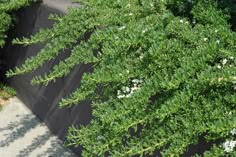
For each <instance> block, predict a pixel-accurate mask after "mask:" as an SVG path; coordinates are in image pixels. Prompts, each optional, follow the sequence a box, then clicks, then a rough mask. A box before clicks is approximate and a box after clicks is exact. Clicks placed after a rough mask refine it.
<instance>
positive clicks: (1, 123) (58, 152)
mask: <svg viewBox="0 0 236 157" xmlns="http://www.w3.org/2000/svg"><path fill="white" fill-rule="evenodd" d="M0 156H1V157H75V155H74V154H73V153H72V152H71V151H70V150H68V149H67V148H64V147H63V144H62V142H61V141H60V140H59V139H57V137H55V136H54V135H52V134H51V133H50V131H49V130H48V128H47V127H46V126H45V124H43V123H40V122H39V120H38V119H37V118H36V117H35V116H34V115H33V114H32V113H31V111H30V110H29V109H28V108H26V107H25V105H24V104H23V103H22V102H21V101H20V100H19V99H18V98H16V97H14V98H12V99H10V103H9V104H8V105H7V106H5V107H4V108H3V110H2V111H0Z"/></svg>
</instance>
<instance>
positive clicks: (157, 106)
mask: <svg viewBox="0 0 236 157" xmlns="http://www.w3.org/2000/svg"><path fill="white" fill-rule="evenodd" d="M79 2H80V3H81V4H82V6H81V8H77V9H70V10H69V13H68V14H67V15H66V16H65V17H62V18H61V17H54V18H55V19H57V21H58V23H57V24H56V25H54V27H53V28H52V29H48V30H43V31H40V32H39V33H38V34H37V35H36V36H33V37H31V38H30V39H26V38H24V39H23V40H20V39H17V40H15V43H19V44H26V45H28V44H32V43H37V42H46V43H47V44H46V46H45V47H44V48H43V49H42V50H41V51H40V52H39V53H38V54H37V56H35V57H32V58H29V59H27V60H26V61H25V63H24V64H23V65H22V66H21V67H18V68H16V69H14V70H11V71H9V72H8V76H14V75H19V74H24V73H28V72H32V71H33V70H35V69H37V68H39V67H41V66H42V65H43V64H44V63H45V62H47V61H49V60H52V59H54V58H55V57H56V56H57V55H58V54H59V53H61V52H63V51H62V50H63V49H66V48H70V49H72V53H71V56H70V57H68V58H67V59H65V60H63V61H61V62H60V63H59V64H58V65H56V66H55V67H54V68H53V69H52V70H51V71H50V72H49V73H47V74H45V75H44V76H36V77H35V78H34V79H33V80H32V83H33V84H45V85H47V84H48V83H49V82H50V81H55V80H56V79H57V78H60V77H64V76H66V75H67V74H69V72H70V71H71V70H72V69H73V67H75V66H76V65H78V64H79V63H85V64H86V63H92V64H93V65H94V72H93V73H89V74H84V76H83V78H82V80H81V82H82V85H81V87H80V88H79V89H78V90H77V91H75V92H74V93H72V94H71V95H70V96H69V97H68V98H66V99H63V100H62V101H61V103H60V106H61V107H69V106H71V105H73V104H77V103H79V102H80V101H82V100H84V99H90V100H92V102H93V103H92V107H93V116H94V117H95V118H94V120H92V122H91V124H90V125H88V126H80V128H79V129H78V128H76V127H71V128H70V131H69V134H68V142H69V145H82V146H83V147H84V151H83V156H87V157H92V156H105V155H109V156H124V157H128V156H135V155H138V156H148V155H155V152H156V151H157V150H159V151H160V152H161V154H162V156H168V157H169V156H171V157H174V156H181V155H182V154H184V153H185V152H186V151H187V150H188V148H189V146H190V145H195V144H197V143H198V141H199V138H200V137H203V138H204V139H205V140H206V141H208V142H212V143H215V144H214V145H212V148H211V149H209V150H206V151H205V153H204V154H203V156H206V157H216V156H222V157H223V156H235V153H236V151H235V148H234V147H235V146H236V143H235V140H236V139H235V137H234V136H235V133H234V131H233V130H234V129H235V128H236V110H235V107H236V106H235V104H236V99H235V98H236V95H235V90H236V85H235V83H236V67H235V64H236V61H235V59H236V33H235V32H234V29H233V28H234V27H235V26H234V24H233V22H232V21H233V20H232V18H233V17H235V6H236V4H235V2H234V1H233V0H229V1H222V0H221V1H217V0H208V1H206V0H189V1H187V0H160V1H157V0H113V1H111V0H80V1H79ZM87 32H90V33H91V36H90V38H89V39H86V34H87ZM78 39H81V40H82V41H81V42H80V43H79V44H78V43H77V40H78ZM76 44H77V45H76ZM227 142H228V143H230V142H231V145H230V146H231V147H230V146H229V145H227V144H228V143H227ZM227 146H228V147H227Z"/></svg>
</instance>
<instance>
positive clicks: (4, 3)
mask: <svg viewBox="0 0 236 157" xmlns="http://www.w3.org/2000/svg"><path fill="white" fill-rule="evenodd" d="M33 1H35V0H0V21H1V22H0V48H1V47H3V46H4V44H5V39H6V37H7V35H6V33H7V31H8V30H9V28H10V26H11V25H12V22H13V21H14V19H15V16H14V13H15V11H17V10H18V9H20V8H22V7H25V6H28V5H29V4H30V3H31V2H33Z"/></svg>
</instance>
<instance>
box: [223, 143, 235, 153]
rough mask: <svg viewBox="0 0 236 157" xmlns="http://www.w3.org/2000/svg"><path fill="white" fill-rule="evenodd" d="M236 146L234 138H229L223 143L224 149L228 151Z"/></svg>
mask: <svg viewBox="0 0 236 157" xmlns="http://www.w3.org/2000/svg"><path fill="white" fill-rule="evenodd" d="M235 146H236V141H233V140H227V141H225V142H224V143H223V147H224V150H225V152H227V153H229V152H232V151H233V150H234V147H235Z"/></svg>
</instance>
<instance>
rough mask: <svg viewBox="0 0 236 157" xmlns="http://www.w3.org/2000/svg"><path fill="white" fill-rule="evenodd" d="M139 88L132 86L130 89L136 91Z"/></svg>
mask: <svg viewBox="0 0 236 157" xmlns="http://www.w3.org/2000/svg"><path fill="white" fill-rule="evenodd" d="M139 89H140V87H132V88H131V91H136V90H139Z"/></svg>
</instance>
